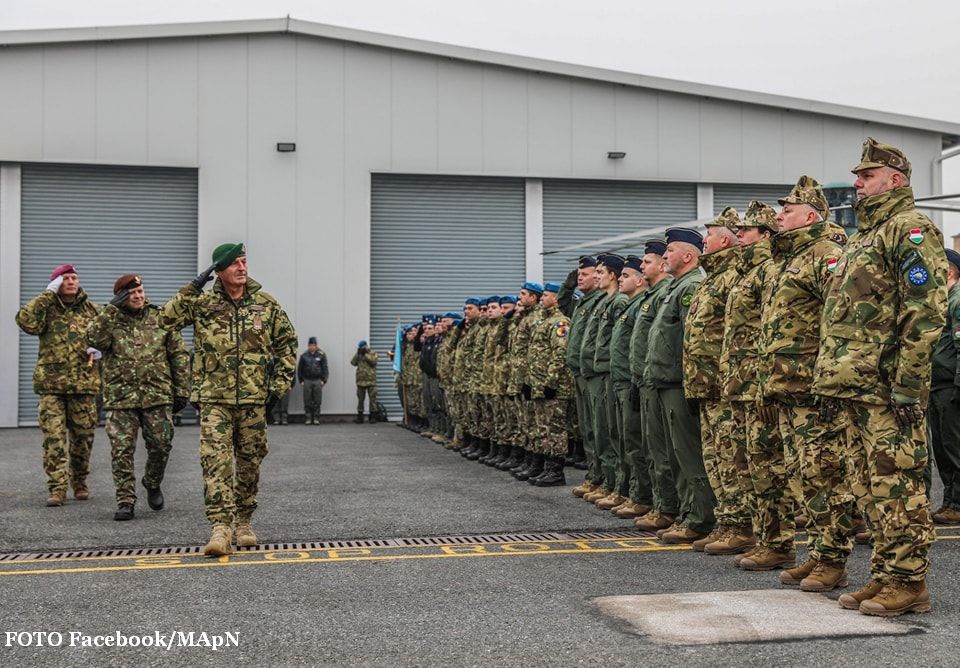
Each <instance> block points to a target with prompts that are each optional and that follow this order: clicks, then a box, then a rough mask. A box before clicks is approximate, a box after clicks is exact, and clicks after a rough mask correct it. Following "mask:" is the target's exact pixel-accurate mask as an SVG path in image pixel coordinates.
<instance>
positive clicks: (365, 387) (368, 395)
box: [350, 339, 380, 424]
mask: <svg viewBox="0 0 960 668" xmlns="http://www.w3.org/2000/svg"><path fill="white" fill-rule="evenodd" d="M379 359H380V355H378V354H377V352H376V351H374V350H370V344H368V343H367V341H366V339H361V340H360V341H358V342H357V352H355V353H354V354H353V357H352V358H351V359H350V365H351V366H355V367H357V372H356V383H357V418H356V420H354V422H357V423H360V424H362V423H363V402H364V399H367V400H368V401H367V406H368V407H369V418H368V419H369V420H370V424H373V423H374V422H376V421H377V417H376V415H377V362H378V361H379Z"/></svg>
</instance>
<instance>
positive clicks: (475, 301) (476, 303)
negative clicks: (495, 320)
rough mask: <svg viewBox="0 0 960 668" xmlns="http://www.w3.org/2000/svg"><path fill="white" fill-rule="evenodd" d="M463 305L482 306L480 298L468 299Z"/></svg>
mask: <svg viewBox="0 0 960 668" xmlns="http://www.w3.org/2000/svg"><path fill="white" fill-rule="evenodd" d="M463 303H464V305H467V304H469V305H472V306H480V298H479V297H467V298H466V299H465V300H464V302H463Z"/></svg>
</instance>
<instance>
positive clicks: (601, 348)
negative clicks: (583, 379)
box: [593, 292, 628, 376]
mask: <svg viewBox="0 0 960 668" xmlns="http://www.w3.org/2000/svg"><path fill="white" fill-rule="evenodd" d="M627 301H628V299H627V296H626V295H624V294H622V293H620V292H614V293H613V295H611V297H610V299H608V300H607V302H606V306H605V307H604V308H603V310H601V311H600V313H599V314H597V318H598V320H597V337H596V342H595V344H594V347H595V348H596V351H595V352H594V353H593V370H594V371H595V372H596V373H597V374H598V375H601V376H606V375H608V374H609V373H610V340H611V339H612V338H613V326H614V325H615V324H616V323H617V320H619V319H620V316H621V315H623V311H624V309H626V308H627Z"/></svg>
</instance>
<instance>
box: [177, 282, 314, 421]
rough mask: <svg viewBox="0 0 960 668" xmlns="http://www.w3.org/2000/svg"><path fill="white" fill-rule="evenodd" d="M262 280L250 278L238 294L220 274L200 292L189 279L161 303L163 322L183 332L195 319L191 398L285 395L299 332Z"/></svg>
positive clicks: (223, 400)
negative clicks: (232, 293)
mask: <svg viewBox="0 0 960 668" xmlns="http://www.w3.org/2000/svg"><path fill="white" fill-rule="evenodd" d="M260 288H261V286H260V284H259V283H257V282H256V281H254V280H253V279H251V278H248V279H247V284H246V287H245V288H244V291H243V295H242V296H241V297H240V299H239V300H238V301H236V302H234V301H233V300H232V299H230V297H229V296H227V293H226V292H224V290H223V286H222V285H221V283H220V279H217V280H216V281H215V282H214V284H213V289H212V290H210V291H208V292H200V291H198V290H197V289H196V288H195V287H193V286H192V285H190V284H189V283H188V284H187V285H185V286H183V287H182V288H181V289H180V292H178V293H177V294H176V295H174V297H173V299H171V300H170V301H168V302H167V303H166V304H164V305H163V308H161V309H160V326H161V327H163V328H164V329H166V330H169V331H173V332H179V331H180V330H181V329H183V328H184V327H189V326H190V325H193V345H194V350H193V372H192V377H193V382H192V384H191V390H190V399H191V401H193V402H197V403H212V404H227V405H234V406H242V405H252V404H263V403H265V402H266V400H267V396H268V394H270V393H272V394H274V395H276V396H279V397H282V396H283V395H284V394H285V393H286V392H287V390H288V389H290V385H291V383H292V382H293V375H294V372H295V371H296V366H297V333H296V332H295V331H294V329H293V325H292V324H291V322H290V319H289V318H288V317H287V314H286V313H285V312H284V310H283V309H282V308H281V307H280V304H278V303H277V300H276V299H274V298H273V297H272V296H271V295H269V294H268V293H266V292H264V291H263V290H261V289H260Z"/></svg>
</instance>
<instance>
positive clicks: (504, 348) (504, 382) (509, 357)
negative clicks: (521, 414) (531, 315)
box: [487, 295, 523, 471]
mask: <svg viewBox="0 0 960 668" xmlns="http://www.w3.org/2000/svg"><path fill="white" fill-rule="evenodd" d="M500 311H501V316H500V318H501V328H502V329H501V331H500V334H499V335H498V336H499V338H500V354H499V357H498V359H497V363H496V371H495V372H494V381H493V383H494V387H495V388H496V393H497V402H498V409H497V418H496V419H497V425H496V438H497V442H498V443H499V444H500V450H499V452H498V453H497V456H496V457H495V458H493V459H492V460H489V461H488V462H487V464H489V465H490V466H493V467H495V468H497V469H498V470H500V471H509V470H510V469H512V468H513V467H514V466H518V465H519V464H520V462H521V461H522V460H523V449H522V448H520V446H518V445H517V442H518V441H519V440H520V438H521V437H520V434H519V430H520V423H519V421H518V419H517V416H518V411H517V397H515V396H512V395H511V394H510V389H511V388H510V376H511V373H512V371H513V364H514V356H513V351H512V350H511V348H510V344H511V342H512V340H513V338H514V332H515V331H516V328H517V325H518V324H519V322H520V319H519V312H518V311H517V298H516V297H514V296H513V295H504V296H503V297H500Z"/></svg>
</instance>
